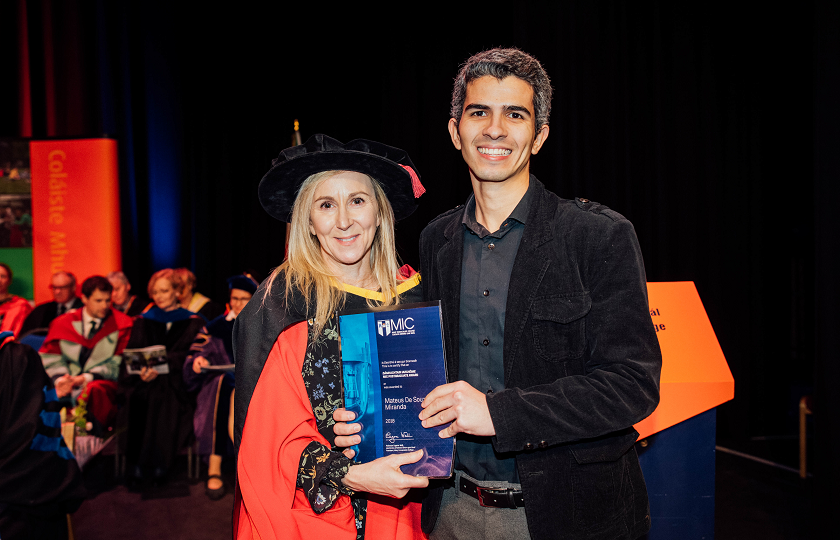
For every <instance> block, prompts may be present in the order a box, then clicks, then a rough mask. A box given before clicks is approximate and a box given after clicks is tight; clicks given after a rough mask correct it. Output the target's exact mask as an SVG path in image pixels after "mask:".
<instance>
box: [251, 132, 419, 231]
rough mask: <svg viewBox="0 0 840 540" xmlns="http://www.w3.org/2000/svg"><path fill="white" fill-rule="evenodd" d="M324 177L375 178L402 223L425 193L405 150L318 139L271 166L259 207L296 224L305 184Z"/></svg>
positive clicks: (293, 149)
mask: <svg viewBox="0 0 840 540" xmlns="http://www.w3.org/2000/svg"><path fill="white" fill-rule="evenodd" d="M322 171H354V172H359V173H362V174H366V175H368V176H370V177H372V178H375V179H376V180H377V181H379V184H380V185H381V186H382V189H383V191H385V195H387V196H388V201H390V203H391V207H392V208H393V209H394V218H395V219H396V220H398V221H399V220H401V219H403V218H407V217H408V216H410V215H411V214H412V212H414V210H416V209H417V202H416V200H415V199H416V198H417V197H419V196H420V195H422V194H423V193H424V192H425V191H426V190H425V188H423V185H422V184H420V177H419V176H418V174H417V168H416V167H415V166H414V163H412V161H411V158H409V157H408V154H407V153H406V152H405V151H404V150H400V149H399V148H394V147H393V146H388V145H386V144H382V143H378V142H376V141H369V140H366V139H356V140H354V141H350V142H349V143H347V144H342V143H341V142H340V141H337V140H335V139H333V138H332V137H328V136H326V135H322V134H317V135H313V136H312V137H310V138H309V139H308V140H307V141H306V142H305V143H303V144H300V145H298V146H293V147H291V148H286V149H285V150H283V151H282V152H280V155H279V156H277V158H276V159H274V160H273V161H272V162H271V169H269V171H268V172H267V173H266V174H265V176H263V178H262V180H261V181H260V186H259V189H258V192H259V197H260V204H262V206H263V208H265V211H266V212H268V213H269V215H270V216H271V217H273V218H275V219H279V220H280V221H285V222H287V223H289V222H291V220H292V208H293V206H294V204H295V198H296V197H297V192H298V190H299V189H300V186H301V184H302V183H303V181H304V180H306V179H307V178H308V177H309V176H311V175H313V174H315V173H319V172H322Z"/></svg>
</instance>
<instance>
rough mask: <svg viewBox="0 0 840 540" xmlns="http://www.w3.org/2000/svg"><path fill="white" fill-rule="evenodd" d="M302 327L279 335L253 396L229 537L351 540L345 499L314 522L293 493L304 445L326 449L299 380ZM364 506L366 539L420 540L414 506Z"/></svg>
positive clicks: (301, 496)
mask: <svg viewBox="0 0 840 540" xmlns="http://www.w3.org/2000/svg"><path fill="white" fill-rule="evenodd" d="M307 331H308V329H307V323H306V322H305V321H304V322H300V323H297V324H294V325H292V326H289V327H288V328H286V329H285V330H284V331H283V332H281V333H280V335H279V337H278V338H277V341H276V342H275V343H274V346H273V347H272V349H271V352H270V354H269V356H268V359H267V361H266V363H265V368H264V369H263V372H262V375H261V376H260V379H259V382H258V383H257V385H256V388H255V389H254V394H253V397H252V398H251V403H250V407H249V409H248V416H247V419H246V421H245V425H244V428H243V434H242V442H241V444H240V447H239V459H238V462H237V471H238V490H237V493H236V502H235V504H234V524H233V529H234V537H235V538H237V539H240V540H250V539H261V540H273V539H279V538H283V539H287V538H288V539H304V538H325V539H329V540H340V539H347V540H354V539H355V538H356V526H355V518H354V515H353V507H352V505H351V503H350V499H349V497H347V496H346V495H342V496H341V497H339V499H338V500H337V501H336V502H335V504H334V505H333V507H332V508H330V509H329V510H327V511H326V512H324V513H323V514H320V515H317V514H315V512H314V511H313V510H312V507H311V506H310V504H309V501H308V500H307V498H306V495H305V494H304V493H303V491H302V490H298V489H296V482H297V475H298V463H299V461H300V456H301V453H302V452H303V449H304V448H305V447H306V446H307V445H308V444H309V443H310V442H311V441H318V442H320V443H321V444H324V445H326V446H329V444H330V443H328V442H327V440H326V439H324V437H323V436H322V435H321V434H320V433H319V432H318V428H317V426H316V423H315V417H314V415H313V414H312V405H311V403H310V401H309V397H308V395H307V393H306V387H305V386H304V384H303V377H301V369H302V367H303V360H304V356H305V351H306V343H307ZM377 501H381V502H374V501H373V500H371V501H369V502H368V505H367V518H366V519H367V525H366V528H365V537H366V538H370V539H376V540H380V539H388V540H390V539H399V540H408V539H425V538H427V537H426V535H425V534H423V532H422V531H421V530H420V504H419V503H415V502H407V501H405V500H397V499H388V498H379V499H377Z"/></svg>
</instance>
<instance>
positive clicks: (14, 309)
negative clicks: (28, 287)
mask: <svg viewBox="0 0 840 540" xmlns="http://www.w3.org/2000/svg"><path fill="white" fill-rule="evenodd" d="M11 284H12V269H11V268H9V265H7V264H6V263H0V332H5V331H9V332H12V333H13V334H14V335H15V337H17V336H18V335H20V329H21V327H22V326H23V321H24V319H26V316H27V315H29V313H31V312H32V306H31V305H29V302H27V301H26V300H24V299H23V298H21V297H20V296H15V295H13V294H9V286H11Z"/></svg>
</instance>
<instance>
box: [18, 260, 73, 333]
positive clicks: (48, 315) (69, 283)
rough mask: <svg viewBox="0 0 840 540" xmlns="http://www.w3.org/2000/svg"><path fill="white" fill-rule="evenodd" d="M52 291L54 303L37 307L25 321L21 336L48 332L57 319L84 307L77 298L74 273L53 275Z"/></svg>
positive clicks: (51, 280) (51, 281)
mask: <svg viewBox="0 0 840 540" xmlns="http://www.w3.org/2000/svg"><path fill="white" fill-rule="evenodd" d="M50 291H52V295H53V300H52V302H44V303H43V304H38V305H37V306H35V309H33V310H32V312H31V313H30V314H29V315H27V317H26V320H24V321H23V326H22V327H21V329H20V332H19V334H18V335H19V336H23V335H24V334H26V333H27V332H31V331H32V330H44V331H46V329H48V328H49V327H50V323H52V322H53V320H55V318H56V317H58V316H59V315H64V314H65V313H67V312H68V311H70V310H72V309H78V308H80V307H82V300H81V299H80V298H79V297H78V296H76V276H74V275H73V274H72V273H70V272H64V271H61V272H56V273H55V274H53V275H52V278H51V279H50ZM45 333H46V332H45Z"/></svg>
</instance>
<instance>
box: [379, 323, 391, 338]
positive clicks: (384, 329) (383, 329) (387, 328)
mask: <svg viewBox="0 0 840 540" xmlns="http://www.w3.org/2000/svg"><path fill="white" fill-rule="evenodd" d="M376 331H377V332H379V335H380V336H390V335H391V321H389V320H387V319H386V320H384V321H376Z"/></svg>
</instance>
